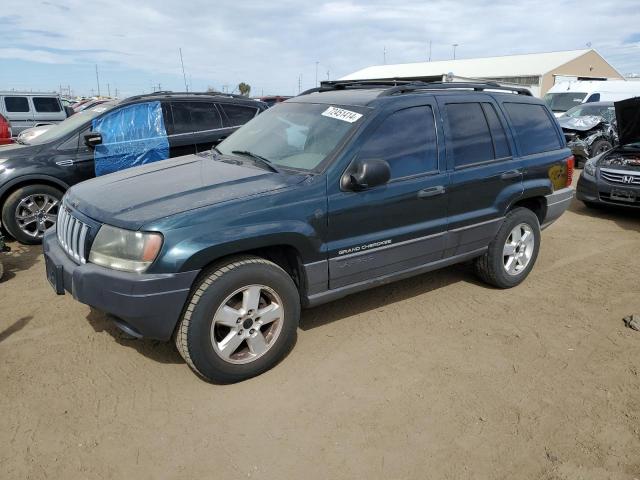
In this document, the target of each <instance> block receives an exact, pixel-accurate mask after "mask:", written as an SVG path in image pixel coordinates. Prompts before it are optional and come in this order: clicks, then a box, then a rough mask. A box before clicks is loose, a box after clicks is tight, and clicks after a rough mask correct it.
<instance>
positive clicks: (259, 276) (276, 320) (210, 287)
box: [175, 257, 300, 383]
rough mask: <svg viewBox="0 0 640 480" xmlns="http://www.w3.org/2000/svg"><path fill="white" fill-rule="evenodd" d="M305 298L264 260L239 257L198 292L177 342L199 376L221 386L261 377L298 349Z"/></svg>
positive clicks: (199, 285) (222, 266) (197, 287)
mask: <svg viewBox="0 0 640 480" xmlns="http://www.w3.org/2000/svg"><path fill="white" fill-rule="evenodd" d="M299 318H300V296H299V294H298V290H297V288H296V285H295V283H294V282H293V280H292V279H291V277H290V276H289V275H288V274H287V272H285V271H284V270H283V269H282V268H280V267H279V266H278V265H276V264H275V263H273V262H270V261H268V260H265V259H263V258H259V257H238V258H235V259H231V260H230V261H228V262H225V263H223V264H220V265H218V266H216V267H214V268H213V269H211V270H210V271H209V272H208V273H206V274H205V275H203V276H202V277H201V278H200V280H199V281H198V282H197V284H196V285H195V286H194V290H193V293H192V295H191V297H190V299H189V302H188V303H187V306H186V308H185V311H184V313H183V316H182V319H181V321H180V324H179V325H178V328H177V331H176V335H175V342H176V346H177V348H178V351H179V352H180V354H181V355H182V357H183V358H184V360H185V361H186V362H187V364H188V365H189V366H190V367H191V369H193V370H194V371H195V372H196V373H198V374H199V375H201V376H202V377H204V378H205V379H207V380H210V381H213V382H216V383H233V382H238V381H241V380H245V379H248V378H251V377H254V376H256V375H259V374H261V373H263V372H265V371H266V370H269V369H270V368H272V367H273V366H274V365H276V364H277V363H278V362H279V361H280V360H282V359H283V358H284V357H285V356H286V355H287V353H289V351H290V350H291V348H292V347H293V345H294V343H295V340H296V334H297V327H298V321H299Z"/></svg>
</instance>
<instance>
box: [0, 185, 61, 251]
mask: <svg viewBox="0 0 640 480" xmlns="http://www.w3.org/2000/svg"><path fill="white" fill-rule="evenodd" d="M62 195H63V193H62V192H61V191H60V190H58V189H57V188H54V187H52V186H50V185H27V186H25V187H21V188H19V189H17V190H16V191H15V192H13V193H12V194H11V195H9V197H8V198H7V200H6V201H5V202H4V206H3V207H2V224H3V226H4V227H5V228H6V229H7V232H9V234H10V235H11V236H12V237H13V238H15V239H16V240H17V241H19V242H20V243H24V244H28V245H35V244H38V243H41V242H42V237H43V236H44V232H45V230H47V229H48V228H50V227H52V226H53V225H55V223H56V219H57V218H58V208H59V205H60V200H61V199H62Z"/></svg>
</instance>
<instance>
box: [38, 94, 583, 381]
mask: <svg viewBox="0 0 640 480" xmlns="http://www.w3.org/2000/svg"><path fill="white" fill-rule="evenodd" d="M572 173H573V157H571V152H570V150H569V149H568V148H567V147H566V145H565V142H564V138H563V136H562V131H561V130H560V127H559V125H558V123H557V121H556V120H555V118H554V116H553V114H552V113H551V112H550V111H549V109H548V108H547V107H546V106H545V105H544V103H542V102H541V101H540V100H538V99H535V98H533V97H531V96H530V93H529V91H528V90H524V89H515V90H514V89H506V88H505V89H502V88H501V87H500V86H498V85H497V84H492V83H488V84H456V83H433V84H430V83H409V84H404V85H396V86H393V85H391V86H389V85H387V84H385V83H380V82H376V83H366V82H353V83H344V82H332V83H325V84H323V85H322V87H320V88H319V89H314V90H311V91H309V92H305V93H304V94H302V95H300V96H298V97H296V98H293V99H291V100H288V101H286V102H284V103H280V104H278V105H276V106H274V107H272V108H271V109H269V110H267V111H266V112H265V113H263V114H261V115H260V116H258V117H257V118H255V119H254V120H252V121H250V122H249V123H247V124H246V125H245V126H243V127H242V128H241V129H239V130H238V131H237V132H236V133H234V134H233V135H231V136H230V137H229V138H228V139H226V140H225V141H224V142H222V143H221V144H220V145H219V146H218V147H217V148H216V149H214V150H213V151H212V152H211V153H210V154H208V155H200V156H196V155H190V156H185V157H182V158H178V159H174V160H171V161H168V162H162V163H161V164H155V165H147V166H144V167H140V168H135V169H132V170H128V171H123V172H119V173H116V174H113V175H109V176H106V177H102V178H96V179H94V180H90V181H88V182H83V183H82V184H80V185H76V186H75V187H73V188H71V189H70V190H69V191H68V192H67V194H66V195H65V198H64V199H63V207H62V210H61V215H60V216H59V217H58V223H57V227H56V228H52V229H51V230H49V231H47V233H46V234H45V239H44V252H45V259H46V271H47V277H48V279H49V281H50V283H51V285H52V286H53V288H54V289H55V291H56V292H57V293H58V294H64V293H65V291H67V292H70V293H72V294H73V297H74V298H75V299H77V300H79V301H80V302H82V303H85V304H87V305H91V306H93V307H95V308H97V309H100V310H104V311H106V312H109V313H111V314H113V316H115V317H117V319H116V322H117V324H118V325H119V327H120V328H121V329H123V330H124V331H126V332H128V333H130V334H131V335H134V336H136V337H148V338H153V339H159V340H169V339H171V338H174V340H175V343H176V345H177V348H178V350H179V351H180V353H181V354H182V356H183V357H184V359H185V360H186V362H187V363H188V365H189V366H190V367H191V368H192V369H193V370H194V371H195V372H197V373H198V374H199V375H201V376H202V377H204V378H206V379H209V380H212V381H215V382H223V383H224V382H235V381H239V380H242V379H246V378H249V377H251V376H254V375H257V374H260V373H261V372H264V371H266V370H267V369H269V368H271V367H272V366H274V365H275V364H276V363H277V362H278V361H279V360H281V359H282V358H283V357H284V356H285V355H286V354H287V352H288V351H289V350H290V349H291V347H292V346H293V344H294V342H295V338H296V329H297V326H298V319H299V317H300V308H301V306H304V307H309V306H315V305H319V304H321V303H324V302H328V301H330V300H335V299H338V298H341V297H344V296H345V295H348V294H350V293H354V292H358V291H361V290H365V289H368V288H371V287H374V286H377V285H382V284H385V283H388V282H391V281H394V280H398V279H402V278H405V277H409V276H411V275H417V274H421V273H424V272H427V271H430V270H434V269H437V268H441V267H445V266H447V265H451V264H454V263H459V262H463V261H467V260H473V261H474V262H475V266H476V269H477V271H478V274H479V275H480V277H481V278H483V279H484V280H485V281H486V282H487V283H489V284H490V285H494V286H496V287H499V288H509V287H514V286H516V285H518V284H519V283H521V282H522V281H523V280H524V279H525V278H526V277H527V275H528V274H529V272H530V271H531V269H532V268H533V265H534V263H535V261H536V257H537V255H538V250H539V248H540V242H541V236H540V230H541V229H542V228H544V227H547V226H548V225H550V224H551V223H552V222H553V221H555V220H556V219H557V218H558V217H559V216H560V215H561V214H562V213H563V212H564V211H565V209H566V208H567V206H568V205H569V203H570V202H571V199H572V197H573V190H572V189H571V188H570V185H571V177H572Z"/></svg>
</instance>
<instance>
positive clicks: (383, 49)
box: [382, 45, 387, 65]
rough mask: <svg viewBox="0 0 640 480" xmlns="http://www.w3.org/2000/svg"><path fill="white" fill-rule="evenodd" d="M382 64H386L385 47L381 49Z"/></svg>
mask: <svg viewBox="0 0 640 480" xmlns="http://www.w3.org/2000/svg"><path fill="white" fill-rule="evenodd" d="M382 64H383V65H386V64H387V47H386V45H385V46H384V47H383V48H382Z"/></svg>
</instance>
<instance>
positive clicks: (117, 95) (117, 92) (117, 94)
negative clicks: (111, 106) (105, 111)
mask: <svg viewBox="0 0 640 480" xmlns="http://www.w3.org/2000/svg"><path fill="white" fill-rule="evenodd" d="M115 95H116V98H118V87H116V93H115Z"/></svg>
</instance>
